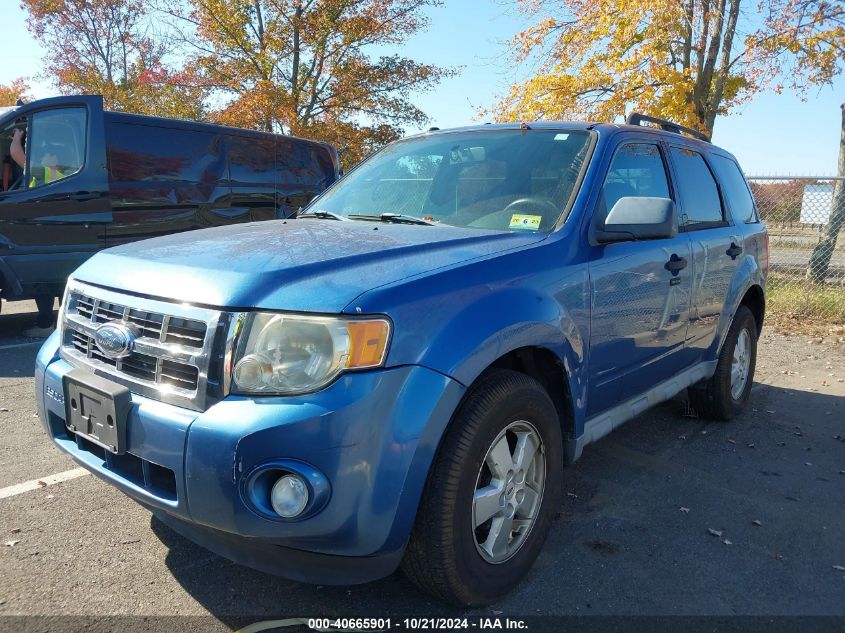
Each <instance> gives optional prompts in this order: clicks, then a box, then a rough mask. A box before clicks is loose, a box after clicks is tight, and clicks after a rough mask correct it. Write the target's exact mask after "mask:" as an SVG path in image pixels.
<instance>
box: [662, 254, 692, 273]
mask: <svg viewBox="0 0 845 633" xmlns="http://www.w3.org/2000/svg"><path fill="white" fill-rule="evenodd" d="M663 267H664V268H665V269H666V270H668V271H669V272H670V273H672V274H673V275H677V274H678V273H679V272H681V271H682V270H683V269H684V268H686V267H687V260H686V259H684V258H683V257H678V256H677V255H676V254H675V253H672V257H670V258H669V261H668V262H666V263H665V264H664V265H663Z"/></svg>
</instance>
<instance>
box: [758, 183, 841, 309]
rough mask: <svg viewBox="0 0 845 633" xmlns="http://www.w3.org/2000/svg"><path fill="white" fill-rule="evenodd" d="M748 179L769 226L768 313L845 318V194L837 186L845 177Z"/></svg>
mask: <svg viewBox="0 0 845 633" xmlns="http://www.w3.org/2000/svg"><path fill="white" fill-rule="evenodd" d="M748 182H749V185H750V186H751V191H752V192H753V193H754V198H755V199H756V201H757V208H758V209H759V211H760V216H761V217H762V219H763V222H765V223H766V227H767V228H768V230H769V253H770V255H769V256H770V271H771V272H770V276H769V293H768V294H769V302H768V303H769V309H768V312H769V314H771V315H772V316H773V317H774V318H775V319H794V320H798V321H800V322H807V323H828V324H843V323H845V230H842V229H843V220H845V208H841V207H843V206H845V195H842V194H838V192H837V188H841V187H845V178H842V177H782V176H751V177H749V178H748ZM837 199H838V200H839V204H836V203H835V201H837Z"/></svg>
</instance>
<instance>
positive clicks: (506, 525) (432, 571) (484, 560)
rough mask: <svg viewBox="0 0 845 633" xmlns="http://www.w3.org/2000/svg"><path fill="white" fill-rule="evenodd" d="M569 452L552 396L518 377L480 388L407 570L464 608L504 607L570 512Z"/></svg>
mask: <svg viewBox="0 0 845 633" xmlns="http://www.w3.org/2000/svg"><path fill="white" fill-rule="evenodd" d="M562 468H563V446H562V438H561V431H560V423H559V421H558V417H557V412H556V411H555V407H554V405H553V404H552V401H551V399H550V398H549V395H548V394H547V393H546V391H545V389H544V388H543V386H542V385H541V384H540V383H539V382H537V381H536V380H534V379H533V378H531V377H529V376H526V375H524V374H521V373H518V372H514V371H504V370H497V371H494V372H491V373H490V374H488V375H487V376H485V377H484V378H482V380H481V381H480V382H479V383H478V384H477V385H476V386H474V387H473V389H472V391H471V392H470V394H469V395H468V396H467V398H466V400H465V402H464V403H463V404H462V406H461V408H460V410H459V411H458V413H457V414H456V416H455V419H454V420H453V421H452V424H451V426H450V428H449V430H448V431H447V433H446V436H445V437H444V439H443V442H442V444H441V446H440V449H439V451H438V454H437V457H436V459H435V462H434V464H433V466H432V472H431V474H430V477H429V481H428V484H427V485H426V490H425V493H424V496H423V499H422V500H421V502H420V508H419V511H418V513H417V520H416V523H415V525H414V529H413V532H412V534H411V540H410V542H409V544H408V549H407V550H406V554H405V558H404V560H403V561H402V568H403V570H404V572H405V574H406V575H407V576H408V577H409V578H410V579H411V580H412V581H413V582H414V583H415V584H416V585H417V586H419V587H420V588H422V589H423V590H425V591H427V592H429V593H432V594H434V595H435V596H436V597H438V598H440V599H442V600H446V601H448V602H452V603H455V604H460V605H483V604H488V603H490V602H492V601H494V600H496V599H497V598H500V597H501V596H503V595H504V594H506V593H507V592H509V591H510V590H511V589H513V588H514V587H515V586H516V585H517V584H518V583H519V581H520V580H521V579H522V578H523V577H524V576H525V574H526V573H527V572H528V570H529V569H530V567H531V565H532V564H533V563H534V560H535V559H536V558H537V555H538V554H539V553H540V549H541V548H542V546H543V542H544V541H545V539H546V535H547V534H548V531H549V527H550V526H551V522H552V518H553V516H554V513H555V511H556V509H557V507H558V506H559V505H560V494H561V493H560V491H561V477H562Z"/></svg>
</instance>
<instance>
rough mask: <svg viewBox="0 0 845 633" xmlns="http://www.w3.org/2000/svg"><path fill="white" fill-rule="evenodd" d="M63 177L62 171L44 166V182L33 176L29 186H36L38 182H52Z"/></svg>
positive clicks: (44, 183)
mask: <svg viewBox="0 0 845 633" xmlns="http://www.w3.org/2000/svg"><path fill="white" fill-rule="evenodd" d="M64 177H65V174H64V172H62V171H60V170H58V169H53V168H52V167H45V168H44V182H42V183H39V182H38V178H36V177H35V176H33V177H32V180H31V181H30V183H29V188H30V189H32V188H33V187H37V186H38V185H40V184H41V185H47V184H49V183H51V182H54V181H56V180H61V179H62V178H64Z"/></svg>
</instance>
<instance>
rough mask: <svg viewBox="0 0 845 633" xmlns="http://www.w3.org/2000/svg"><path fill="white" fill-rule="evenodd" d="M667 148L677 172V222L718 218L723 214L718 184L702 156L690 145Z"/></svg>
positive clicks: (687, 223)
mask: <svg viewBox="0 0 845 633" xmlns="http://www.w3.org/2000/svg"><path fill="white" fill-rule="evenodd" d="M670 151H671V153H672V162H673V163H674V165H675V169H676V171H677V173H678V190H679V196H680V199H681V200H680V201H681V209H682V216H681V223H682V224H683V225H684V226H688V227H695V226H696V225H697V224H711V223H713V222H722V221H723V220H724V214H723V213H722V201H721V198H720V197H719V187H718V186H717V185H716V181H715V180H714V179H713V174H712V173H711V172H710V168H709V167H708V166H707V163H706V162H704V157H703V156H702V155H701V154H699V153H698V152H695V151H693V150H690V149H682V148H678V147H673V148H671V150H670Z"/></svg>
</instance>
